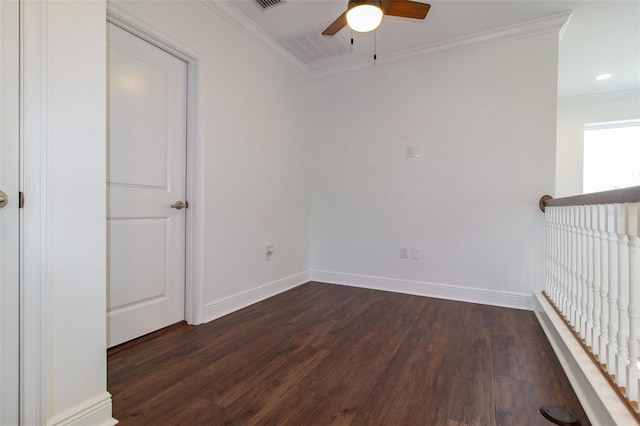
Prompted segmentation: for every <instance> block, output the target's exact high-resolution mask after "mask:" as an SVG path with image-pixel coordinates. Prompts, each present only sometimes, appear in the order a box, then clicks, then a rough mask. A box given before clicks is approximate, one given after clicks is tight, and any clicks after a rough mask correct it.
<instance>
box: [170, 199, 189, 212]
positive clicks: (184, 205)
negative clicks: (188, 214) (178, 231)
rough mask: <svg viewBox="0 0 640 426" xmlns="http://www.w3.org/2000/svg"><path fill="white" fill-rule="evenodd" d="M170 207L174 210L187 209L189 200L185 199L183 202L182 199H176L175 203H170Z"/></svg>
mask: <svg viewBox="0 0 640 426" xmlns="http://www.w3.org/2000/svg"><path fill="white" fill-rule="evenodd" d="M171 208H172V209H176V210H182V209H188V208H189V202H188V201H185V202H184V203H183V202H182V201H176V202H175V203H173V204H171Z"/></svg>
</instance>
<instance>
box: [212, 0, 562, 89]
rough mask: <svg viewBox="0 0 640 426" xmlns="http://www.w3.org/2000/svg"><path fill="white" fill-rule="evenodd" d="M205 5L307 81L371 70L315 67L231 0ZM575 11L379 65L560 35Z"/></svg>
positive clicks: (367, 63) (364, 64)
mask: <svg viewBox="0 0 640 426" xmlns="http://www.w3.org/2000/svg"><path fill="white" fill-rule="evenodd" d="M201 1H202V2H203V3H204V4H205V5H207V6H208V7H209V8H211V9H212V10H214V11H215V12H216V13H218V14H219V15H220V16H221V17H222V18H224V19H225V20H226V21H228V22H229V23H231V24H232V25H233V26H235V27H236V28H238V30H240V31H241V32H242V33H244V34H245V35H246V36H247V37H249V38H250V39H251V40H253V41H254V42H255V43H257V44H258V45H260V46H262V47H263V48H264V49H266V50H267V51H268V52H269V53H271V54H272V55H273V56H275V57H276V58H278V59H280V60H281V61H283V62H284V63H286V64H287V65H289V66H290V67H291V68H293V69H294V70H295V71H297V72H298V73H300V74H301V75H303V76H304V77H305V78H306V79H307V80H308V81H313V80H323V79H327V78H330V77H338V76H344V75H349V74H355V73H359V72H364V71H368V70H371V69H372V68H373V64H372V62H371V59H363V60H361V61H359V62H357V63H355V64H349V65H345V66H337V67H332V68H325V69H317V70H313V69H312V68H311V67H310V66H309V65H306V64H304V63H303V62H302V61H300V60H299V59H298V58H296V57H295V56H294V55H293V54H292V53H290V52H289V51H288V50H287V49H286V48H285V47H284V46H282V44H280V43H279V42H278V41H277V40H276V39H275V38H273V37H272V36H271V35H269V34H268V33H267V32H266V31H264V30H263V29H262V28H260V27H259V26H258V25H257V24H256V23H255V22H253V21H252V20H251V19H249V18H248V17H247V16H246V15H245V14H243V13H242V12H240V11H239V10H238V9H237V8H236V7H235V6H234V5H233V4H232V3H231V2H230V1H229V0H215V1H214V0H201ZM572 13H573V12H572V11H568V12H561V13H558V14H554V15H550V16H546V17H543V18H538V19H533V20H530V21H525V22H521V23H519V24H514V25H507V26H504V27H500V28H496V29H492V30H489V31H483V32H479V33H476V34H472V35H469V36H465V37H461V38H457V39H453V40H448V41H445V42H441V43H436V44H432V45H430V46H425V47H420V48H417V49H408V50H405V51H402V52H397V53H394V54H391V55H385V56H384V57H380V58H378V60H377V61H376V65H375V66H376V68H380V67H390V66H395V65H400V64H404V63H409V62H416V61H422V60H424V59H428V58H432V57H436V56H441V55H449V54H452V53H457V52H464V51H467V50H471V49H477V48H480V47H484V46H491V45H494V44H497V43H504V42H508V41H511V40H518V39H522V38H526V37H533V36H537V35H541V34H546V33H549V32H557V33H558V37H559V38H560V37H561V35H562V34H563V32H564V29H565V28H566V25H567V23H568V22H569V20H570V19H571V15H572Z"/></svg>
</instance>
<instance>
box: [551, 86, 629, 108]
mask: <svg viewBox="0 0 640 426" xmlns="http://www.w3.org/2000/svg"><path fill="white" fill-rule="evenodd" d="M625 100H635V101H640V89H626V90H617V91H614V92H603V93H594V94H590V95H577V96H565V97H562V98H558V105H560V106H570V105H581V104H592V103H600V102H617V101H625Z"/></svg>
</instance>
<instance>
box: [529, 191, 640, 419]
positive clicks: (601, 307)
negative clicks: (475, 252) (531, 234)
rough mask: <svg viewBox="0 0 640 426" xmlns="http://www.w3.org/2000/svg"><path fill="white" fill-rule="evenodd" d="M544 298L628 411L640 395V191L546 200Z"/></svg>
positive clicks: (545, 198)
mask: <svg viewBox="0 0 640 426" xmlns="http://www.w3.org/2000/svg"><path fill="white" fill-rule="evenodd" d="M541 207H542V208H543V209H544V211H545V220H546V229H547V231H546V235H547V252H546V258H547V267H546V291H545V296H546V297H547V299H548V300H549V302H550V303H551V304H553V305H554V306H555V308H556V310H557V311H558V313H559V314H560V315H561V316H562V318H563V320H564V321H565V323H566V324H567V325H568V326H569V327H570V328H571V329H572V331H573V333H574V336H576V338H578V339H579V340H580V341H581V343H582V344H583V347H584V348H585V350H587V351H588V352H589V353H590V355H591V356H592V358H594V360H596V361H597V363H598V365H599V366H600V367H601V368H602V370H603V372H604V373H605V374H606V375H607V376H608V379H609V381H610V383H612V384H613V385H614V386H615V387H616V388H617V390H618V392H619V394H621V395H622V396H623V398H624V399H625V400H626V402H627V403H628V404H629V406H630V407H631V408H632V409H633V410H634V411H635V412H636V413H638V403H637V402H638V399H639V396H640V236H639V234H638V232H639V229H640V222H639V220H640V219H639V217H640V187H634V188H628V189H622V190H615V191H607V192H603V193H596V194H587V195H583V196H576V197H569V198H562V199H557V200H554V199H550V197H548V196H545V197H544V198H543V199H542V200H541Z"/></svg>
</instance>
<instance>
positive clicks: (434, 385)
mask: <svg viewBox="0 0 640 426" xmlns="http://www.w3.org/2000/svg"><path fill="white" fill-rule="evenodd" d="M108 389H109V391H110V392H111V393H112V395H113V415H114V417H115V418H116V419H118V420H120V422H121V424H122V425H125V426H126V425H173V424H182V425H253V424H260V425H296V426H297V425H334V424H335V425H347V424H353V425H446V426H458V425H550V424H551V423H550V422H548V421H547V420H545V419H544V417H542V415H540V413H539V411H538V409H539V407H540V406H541V405H545V404H548V405H558V406H561V407H565V408H567V409H568V410H570V411H571V412H572V413H573V414H574V415H575V416H577V417H578V418H579V419H580V421H581V422H582V424H583V425H586V424H589V422H588V420H587V418H586V415H585V414H584V411H583V410H582V407H581V406H580V403H579V402H578V400H577V398H576V396H575V394H574V392H573V390H572V389H571V386H570V385H569V382H568V380H567V378H566V376H565V374H564V372H563V371H562V369H561V367H560V364H559V363H558V360H557V358H556V357H555V355H554V353H553V350H552V349H551V346H550V345H549V343H548V341H547V340H546V338H545V336H544V333H543V331H542V329H541V328H540V326H539V324H538V322H537V320H536V318H535V315H534V314H533V313H532V312H528V311H521V310H514V309H506V308H498V307H491V306H484V305H476V304H471V303H461V302H453V301H446V300H438V299H430V298H424V297H418V296H409V295H402V294H395V293H388V292H382V291H374V290H365V289H357V288H350V287H343V286H335V285H329V284H319V283H308V284H305V285H303V286H300V287H297V288H295V289H293V290H290V291H288V292H285V293H283V294H280V295H278V296H276V297H273V298H271V299H268V300H266V301H263V302H261V303H258V304H256V305H253V306H250V307H248V308H246V309H243V310H241V311H238V312H236V313H233V314H231V315H228V316H226V317H223V318H220V319H218V320H216V321H213V322H211V323H208V324H205V325H201V326H186V325H184V326H178V327H173V328H172V329H171V330H169V331H167V332H166V333H164V334H160V335H158V336H157V337H154V338H152V339H149V340H146V341H142V342H140V343H138V344H136V345H133V346H130V347H127V348H125V349H123V350H120V351H117V350H116V351H111V352H110V354H109V356H108Z"/></svg>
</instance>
